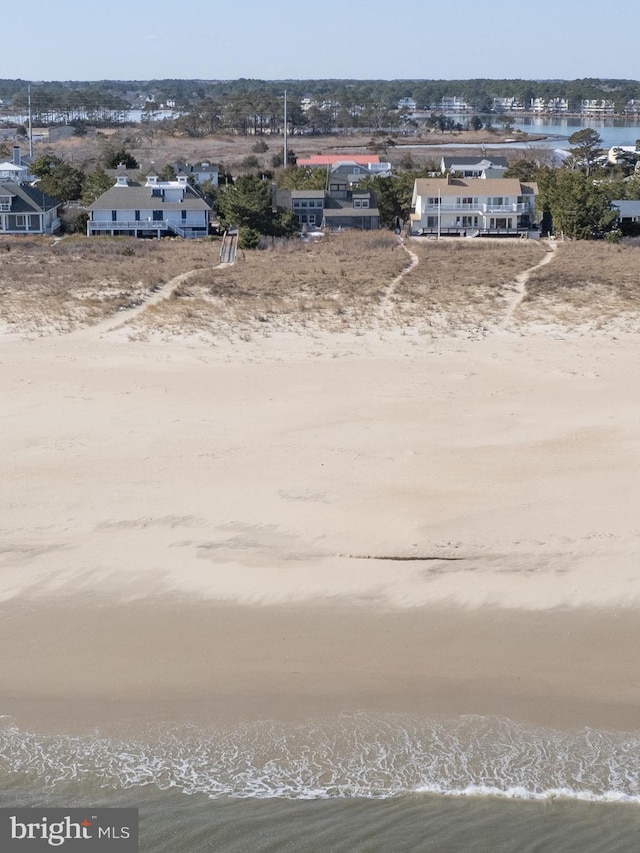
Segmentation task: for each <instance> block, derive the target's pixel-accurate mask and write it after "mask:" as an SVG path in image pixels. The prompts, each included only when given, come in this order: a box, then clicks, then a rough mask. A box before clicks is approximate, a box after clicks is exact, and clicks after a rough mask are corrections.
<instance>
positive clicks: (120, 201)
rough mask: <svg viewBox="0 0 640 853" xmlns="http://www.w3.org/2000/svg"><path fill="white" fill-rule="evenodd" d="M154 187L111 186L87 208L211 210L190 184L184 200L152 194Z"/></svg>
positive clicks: (137, 185)
mask: <svg viewBox="0 0 640 853" xmlns="http://www.w3.org/2000/svg"><path fill="white" fill-rule="evenodd" d="M152 189H153V187H150V186H142V184H138V183H134V184H129V185H128V186H126V187H124V186H123V187H118V186H115V187H111V189H108V190H107V191H106V192H104V193H102V195H101V196H99V198H97V199H96V200H95V201H94V202H93V204H90V205H89V207H88V208H87V210H158V209H159V208H162V209H163V210H211V207H210V206H209V205H208V204H207V202H206V201H205V200H204V199H203V198H202V196H200V195H199V194H198V193H197V192H196V191H195V190H194V189H193V188H192V187H190V186H188V185H185V186H184V196H183V198H182V201H165V200H164V198H161V197H159V196H154V195H152V194H151V190H152Z"/></svg>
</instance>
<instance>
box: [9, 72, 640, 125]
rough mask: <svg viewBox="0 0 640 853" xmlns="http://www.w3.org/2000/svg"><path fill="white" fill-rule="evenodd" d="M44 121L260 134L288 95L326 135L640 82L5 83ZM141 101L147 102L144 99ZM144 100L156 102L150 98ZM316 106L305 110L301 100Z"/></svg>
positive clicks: (615, 97) (637, 95) (639, 97)
mask: <svg viewBox="0 0 640 853" xmlns="http://www.w3.org/2000/svg"><path fill="white" fill-rule="evenodd" d="M29 87H30V88H31V106H32V111H33V115H34V119H35V120H36V121H38V122H39V123H49V122H53V121H54V120H58V121H66V122H73V121H75V120H78V119H81V118H85V117H87V116H91V118H92V120H93V121H95V122H97V123H101V124H107V123H123V122H124V121H126V113H127V111H128V110H129V109H131V107H132V106H133V105H134V104H135V105H137V106H139V105H140V104H141V103H143V104H144V109H145V111H146V112H147V114H148V115H152V114H153V112H154V110H155V109H156V108H157V106H158V105H160V104H163V103H167V102H170V103H171V104H172V105H175V109H176V110H177V111H178V112H179V113H180V114H181V115H180V118H179V119H178V125H177V129H178V130H182V131H184V132H187V133H189V134H191V135H197V134H201V133H205V132H208V133H212V132H215V131H218V130H224V129H228V130H232V131H233V132H237V133H247V132H254V133H261V132H263V131H264V130H265V129H266V128H267V127H275V126H278V127H281V125H282V116H283V106H284V104H283V100H284V99H283V92H284V90H285V89H286V90H287V92H288V94H289V109H290V118H289V121H290V123H291V126H292V127H293V128H295V127H303V126H304V127H307V128H311V130H312V131H314V130H316V131H317V132H327V130H328V129H330V128H331V127H369V128H375V127H376V126H378V127H381V126H386V125H388V123H389V121H390V119H389V116H390V114H391V113H397V107H398V102H399V100H400V99H401V98H412V99H413V100H415V101H416V103H417V105H418V106H419V107H422V108H429V107H430V106H431V105H434V104H439V103H441V101H442V98H444V97H452V96H454V95H455V96H458V97H461V98H463V99H464V101H465V102H466V103H467V104H468V105H469V107H470V109H471V110H472V111H474V112H476V113H478V114H490V113H492V112H493V98H505V97H514V98H517V99H519V100H520V101H521V103H522V104H524V105H526V104H528V103H529V102H530V101H531V100H532V99H533V98H545V99H551V98H566V99H567V100H568V101H569V107H570V109H573V110H575V111H577V110H578V109H579V105H580V103H581V101H582V100H584V99H596V100H610V101H613V102H614V104H615V107H616V110H617V111H618V112H623V110H624V108H625V106H626V104H627V103H628V102H629V101H631V100H636V101H640V82H639V81H635V80H608V79H597V78H584V79H580V80H569V81H567V80H542V81H532V80H523V79H519V78H514V79H504V80H490V79H481V78H478V79H472V80H254V79H244V78H241V79H238V80H225V81H216V80H208V81H204V80H173V79H168V80H146V81H145V80H142V81H140V80H129V81H123V80H110V81H104V80H103V81H99V82H59V81H53V82H44V83H37V84H29V83H28V81H24V80H8V79H4V80H0V100H2V101H3V102H4V104H5V109H8V110H10V111H13V112H17V113H18V114H20V115H24V114H25V112H26V110H27V103H28V90H29ZM140 98H142V99H143V100H142V101H141V100H140ZM145 98H151V99H152V100H149V101H145ZM304 98H309V99H310V100H311V101H313V102H315V105H314V106H312V107H311V109H310V110H307V111H303V110H302V108H301V101H302V99H304Z"/></svg>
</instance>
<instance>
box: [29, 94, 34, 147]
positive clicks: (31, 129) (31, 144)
mask: <svg viewBox="0 0 640 853" xmlns="http://www.w3.org/2000/svg"><path fill="white" fill-rule="evenodd" d="M28 92H29V157H33V124H32V121H31V83H29V88H28Z"/></svg>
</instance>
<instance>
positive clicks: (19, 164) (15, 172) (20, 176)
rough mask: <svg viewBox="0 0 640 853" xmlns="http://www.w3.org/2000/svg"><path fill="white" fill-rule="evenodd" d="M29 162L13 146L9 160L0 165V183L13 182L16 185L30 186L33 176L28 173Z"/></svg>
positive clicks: (18, 149) (16, 146)
mask: <svg viewBox="0 0 640 853" xmlns="http://www.w3.org/2000/svg"><path fill="white" fill-rule="evenodd" d="M29 162H30V161H28V162H27V161H25V159H24V158H23V157H22V154H21V153H20V147H19V146H18V145H14V146H13V154H12V157H11V160H5V161H4V162H2V163H0V181H15V182H16V183H18V184H30V183H32V182H33V181H35V179H36V178H35V175H32V174H31V172H30V171H29Z"/></svg>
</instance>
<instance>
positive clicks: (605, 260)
mask: <svg viewBox="0 0 640 853" xmlns="http://www.w3.org/2000/svg"><path fill="white" fill-rule="evenodd" d="M639 271H640V245H638V244H637V242H633V241H630V242H629V243H623V244H618V245H612V244H610V243H605V242H584V241H583V242H567V243H562V244H560V245H559V246H558V252H557V254H556V257H555V258H554V260H553V262H552V263H551V264H549V265H547V266H544V267H541V268H540V269H539V270H536V271H535V272H534V273H533V275H532V276H531V278H530V279H529V282H528V284H527V293H526V296H525V299H524V300H523V302H522V304H521V306H520V308H519V310H518V313H517V316H516V318H515V319H516V320H517V322H519V323H520V324H521V325H526V324H532V323H539V324H550V325H557V326H560V327H561V328H563V329H566V330H575V329H578V328H582V329H591V330H599V329H606V328H610V327H615V328H617V329H623V330H628V331H637V330H639V329H640V272H639Z"/></svg>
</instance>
